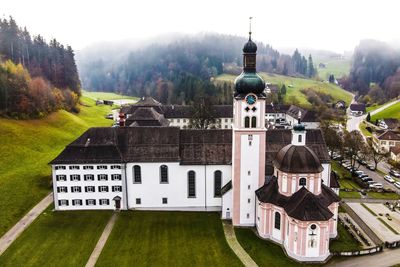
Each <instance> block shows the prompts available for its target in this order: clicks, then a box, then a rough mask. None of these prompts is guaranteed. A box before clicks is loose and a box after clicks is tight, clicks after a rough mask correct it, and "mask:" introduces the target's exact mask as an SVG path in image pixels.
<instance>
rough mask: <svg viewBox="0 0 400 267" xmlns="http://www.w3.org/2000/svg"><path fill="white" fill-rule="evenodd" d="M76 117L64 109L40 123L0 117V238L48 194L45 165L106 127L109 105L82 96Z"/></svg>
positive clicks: (38, 121)
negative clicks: (96, 129)
mask: <svg viewBox="0 0 400 267" xmlns="http://www.w3.org/2000/svg"><path fill="white" fill-rule="evenodd" d="M81 103H82V104H83V105H80V109H81V112H80V113H79V114H73V113H69V112H67V111H64V110H60V111H58V112H55V113H52V114H51V115H50V116H48V117H46V118H45V119H40V120H9V119H3V118H0V128H1V131H0V154H1V157H2V160H1V161H0V210H1V212H0V236H2V235H3V234H4V233H5V232H6V230H7V229H9V228H10V227H11V226H12V225H14V224H15V223H16V221H17V220H19V219H20V218H21V217H22V216H23V215H24V214H25V213H26V212H27V211H28V210H29V209H30V208H32V207H33V206H34V205H35V204H36V203H37V202H39V201H40V200H41V199H42V198H43V197H44V196H45V195H47V194H48V193H49V192H50V191H51V181H50V177H49V176H50V173H51V169H50V167H49V166H48V165H47V164H48V162H49V161H50V160H52V159H53V158H54V157H55V156H56V155H57V154H58V153H60V152H61V150H62V149H63V148H64V147H65V146H66V145H67V144H69V143H70V142H71V141H73V140H74V139H75V138H77V137H78V136H79V135H81V134H82V133H83V132H84V131H85V130H86V129H88V128H89V127H92V126H109V125H110V124H111V121H110V120H107V119H105V118H104V115H106V114H107V113H109V112H110V110H111V108H110V107H109V106H95V105H94V101H93V100H91V99H89V98H86V97H82V98H81Z"/></svg>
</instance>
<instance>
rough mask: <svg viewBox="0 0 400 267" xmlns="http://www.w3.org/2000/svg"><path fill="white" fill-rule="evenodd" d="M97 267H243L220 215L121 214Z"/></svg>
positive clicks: (139, 212)
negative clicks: (227, 235)
mask: <svg viewBox="0 0 400 267" xmlns="http://www.w3.org/2000/svg"><path fill="white" fill-rule="evenodd" d="M97 266H242V263H241V262H240V260H239V259H238V258H237V257H236V255H235V254H234V253H233V251H232V250H231V249H230V247H229V246H228V243H227V242H226V239H225V236H224V232H223V229H222V223H221V220H220V216H219V214H218V213H209V212H207V213H206V212H157V211H154V212H148V211H147V212H145V211H133V212H132V211H129V212H122V213H121V214H120V215H119V218H118V220H117V222H116V224H115V226H114V229H113V231H112V233H111V235H110V237H109V239H108V241H107V243H106V245H105V247H104V249H103V252H102V253H101V255H100V258H99V260H98V262H97Z"/></svg>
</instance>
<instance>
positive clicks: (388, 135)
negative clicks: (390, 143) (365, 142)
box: [377, 130, 400, 141]
mask: <svg viewBox="0 0 400 267" xmlns="http://www.w3.org/2000/svg"><path fill="white" fill-rule="evenodd" d="M377 138H378V139H379V140H395V141H398V140H400V135H399V134H397V133H396V132H394V131H390V130H388V131H385V132H384V133H383V134H381V135H379V136H378V137H377Z"/></svg>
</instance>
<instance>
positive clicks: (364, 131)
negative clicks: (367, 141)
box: [360, 121, 372, 137]
mask: <svg viewBox="0 0 400 267" xmlns="http://www.w3.org/2000/svg"><path fill="white" fill-rule="evenodd" d="M367 126H368V124H367V123H366V122H365V121H362V122H361V123H360V131H361V132H362V134H363V135H364V136H366V137H369V136H372V133H370V132H369V131H368V130H367Z"/></svg>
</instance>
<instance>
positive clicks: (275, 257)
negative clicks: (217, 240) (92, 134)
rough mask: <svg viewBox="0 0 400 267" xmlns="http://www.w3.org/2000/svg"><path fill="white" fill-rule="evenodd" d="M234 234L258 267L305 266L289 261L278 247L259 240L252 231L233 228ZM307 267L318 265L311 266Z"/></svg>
mask: <svg viewBox="0 0 400 267" xmlns="http://www.w3.org/2000/svg"><path fill="white" fill-rule="evenodd" d="M235 233H236V238H237V240H238V241H239V243H240V245H241V246H242V247H243V248H244V250H246V251H247V253H248V254H249V255H250V257H251V258H252V259H253V260H254V261H255V262H256V263H257V265H258V266H260V267H261V266H265V267H267V266H270V267H274V266H276V267H281V266H285V267H290V266H307V265H306V264H300V263H298V262H295V261H292V260H291V259H289V258H288V257H287V256H286V254H285V253H284V252H283V249H282V248H281V247H280V246H278V245H276V244H274V243H272V242H270V241H267V240H263V239H261V238H259V237H258V236H257V235H256V234H255V233H254V232H253V230H252V229H249V228H235ZM309 266H318V265H315V264H312V265H309Z"/></svg>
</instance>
